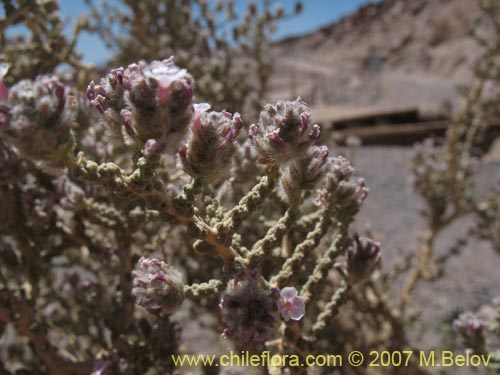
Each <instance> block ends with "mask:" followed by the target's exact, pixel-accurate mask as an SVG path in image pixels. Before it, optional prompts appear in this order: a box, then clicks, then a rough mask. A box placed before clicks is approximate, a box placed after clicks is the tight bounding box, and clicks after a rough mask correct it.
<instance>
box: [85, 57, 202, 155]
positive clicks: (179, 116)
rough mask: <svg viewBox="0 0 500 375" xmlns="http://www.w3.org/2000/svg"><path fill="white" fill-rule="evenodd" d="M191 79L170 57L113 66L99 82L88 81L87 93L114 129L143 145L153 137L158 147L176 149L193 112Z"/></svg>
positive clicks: (159, 148)
mask: <svg viewBox="0 0 500 375" xmlns="http://www.w3.org/2000/svg"><path fill="white" fill-rule="evenodd" d="M192 83H193V80H192V78H191V75H190V74H189V73H187V71H186V70H185V69H180V68H178V67H177V66H175V65H174V60H173V57H171V58H169V59H166V60H163V61H153V62H152V63H150V64H146V63H145V62H140V63H139V64H131V65H129V66H128V67H127V69H123V68H118V69H114V70H112V71H111V72H110V73H109V74H108V75H107V76H106V78H103V79H102V80H101V82H100V83H99V84H96V83H94V82H91V83H90V84H89V86H88V88H87V97H88V99H89V100H90V101H91V103H92V104H93V105H94V106H95V107H96V108H97V109H98V110H99V111H100V112H101V113H102V114H103V117H104V119H105V120H106V122H107V123H108V124H109V125H110V127H111V129H114V130H116V131H118V132H122V133H123V134H126V135H127V136H128V137H129V138H131V139H132V140H134V141H135V142H138V143H139V144H140V145H141V146H142V145H144V144H145V143H146V142H147V141H149V140H150V139H152V140H154V141H156V142H157V143H158V144H161V145H162V146H161V147H158V148H157V150H162V151H163V150H167V149H168V150H173V149H177V147H178V144H179V142H180V140H181V139H182V137H183V136H184V134H185V132H186V131H187V129H188V124H189V122H190V121H191V117H192V115H193V107H192V97H193V89H192Z"/></svg>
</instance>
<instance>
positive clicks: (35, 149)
mask: <svg viewBox="0 0 500 375" xmlns="http://www.w3.org/2000/svg"><path fill="white" fill-rule="evenodd" d="M71 123H72V115H71V113H70V110H69V108H67V106H66V88H65V86H64V85H63V84H62V83H61V82H59V81H58V80H57V79H56V78H53V77H46V76H42V77H38V78H37V79H36V80H35V81H30V80H22V81H20V82H18V83H17V84H16V85H14V86H13V87H11V89H10V92H9V97H8V100H7V101H5V102H1V103H0V133H1V134H2V135H3V136H5V137H6V138H7V139H8V140H9V141H11V142H12V143H13V144H14V145H15V146H16V147H17V149H18V150H19V151H20V152H21V153H22V154H23V156H24V157H27V158H29V159H32V160H36V161H43V162H46V163H48V164H51V165H52V166H56V165H57V164H58V163H60V162H61V161H62V160H63V159H65V158H66V157H67V156H68V154H69V153H70V152H71V151H72V149H73V144H74V142H73V135H72V133H71Z"/></svg>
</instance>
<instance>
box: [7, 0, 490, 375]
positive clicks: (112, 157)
mask: <svg viewBox="0 0 500 375" xmlns="http://www.w3.org/2000/svg"><path fill="white" fill-rule="evenodd" d="M8 3H10V2H8ZM133 3H134V4H135V3H136V2H133ZM146 3H147V4H149V5H151V3H149V2H144V4H146ZM198 3H199V4H200V5H201V6H202V7H203V6H206V5H203V4H205V3H204V2H201V1H199V2H198ZM37 4H38V3H37ZM127 4H128V3H127ZM153 5H154V4H153ZM141 6H144V5H141ZM141 6H138V7H137V8H136V9H135V11H137V12H140V10H141ZM19 9H24V11H23V12H28V13H29V12H39V11H40V9H39V8H38V7H35V8H23V7H20V8H19ZM37 9H38V10H37ZM490 11H491V12H492V14H496V13H494V12H493V11H492V10H490ZM249 12H250V13H252V12H254V13H255V12H256V10H255V9H254V10H252V9H249ZM29 14H31V13H29ZM184 16H185V17H187V15H186V14H184ZM271 18H272V17H271ZM14 19H16V20H17V18H15V17H14ZM96 19H98V18H96ZM134 22H137V20H135V21H134ZM134 25H135V24H134ZM238 30H239V29H238ZM101 31H102V29H101ZM136 31H137V30H136ZM497 31H498V34H500V28H499V29H498V30H497ZM238 32H239V31H238ZM498 40H499V39H498V38H497V39H495V41H496V44H494V45H493V46H492V47H491V48H490V49H488V53H487V55H486V56H485V58H484V61H487V62H488V61H489V64H486V66H487V67H488V68H489V69H485V70H480V72H479V78H478V79H479V81H478V83H477V85H478V86H475V87H474V88H473V89H472V90H471V92H470V93H469V94H470V96H469V97H468V99H467V100H466V102H465V105H464V109H463V110H462V111H461V112H459V113H458V114H457V116H456V118H455V119H454V121H453V125H452V126H451V127H450V129H449V132H448V134H447V136H446V140H445V147H444V148H442V149H436V148H435V147H434V145H433V144H431V143H426V144H425V145H423V146H421V147H420V148H419V149H418V150H417V152H416V155H415V159H414V164H413V172H414V184H415V188H416V189H417V190H418V191H419V192H420V193H421V195H422V196H423V197H424V199H425V201H426V203H427V211H426V216H427V217H428V218H429V221H428V223H429V231H428V232H426V236H425V238H424V241H423V242H422V247H421V248H419V249H418V257H417V261H416V262H415V265H414V267H413V268H411V267H408V268H407V269H406V270H408V271H410V272H409V273H408V276H407V277H408V278H407V280H406V283H405V284H404V286H403V290H402V292H401V296H400V300H399V301H397V303H395V302H394V301H392V300H391V299H390V298H389V293H388V292H387V291H388V290H389V289H390V288H391V287H393V283H392V281H393V280H394V279H393V278H392V277H393V275H381V273H380V270H379V266H380V263H381V258H382V257H383V251H381V249H383V244H380V243H379V242H376V241H375V240H373V239H371V238H367V237H362V236H359V235H358V234H356V233H355V232H354V231H353V228H352V225H353V223H354V221H355V220H362V217H361V218H360V217H359V213H360V210H361V208H362V205H363V204H364V202H365V200H366V199H367V198H368V192H369V190H368V188H367V186H366V183H365V181H364V179H363V178H361V177H359V176H357V175H356V174H355V170H354V168H353V167H352V165H351V163H350V162H349V161H348V160H347V159H346V158H344V157H342V156H340V155H338V154H337V153H336V150H333V149H332V150H329V149H328V148H327V147H326V146H324V145H321V141H322V138H321V137H320V136H321V129H320V126H319V125H317V124H314V123H313V122H312V120H311V113H310V108H309V107H308V105H307V103H306V102H305V101H304V100H303V99H301V98H297V99H296V100H293V101H285V100H281V101H278V102H276V103H274V104H267V105H265V106H264V107H263V108H261V111H260V115H258V116H254V117H252V115H251V112H246V111H243V108H242V111H241V114H240V113H239V112H236V110H235V109H233V108H230V107H227V108H228V110H218V109H219V108H218V107H219V106H220V105H221V103H223V104H225V103H226V102H225V101H224V100H216V102H214V103H210V104H208V103H205V101H210V100H208V99H209V97H210V95H207V97H208V98H207V97H204V95H203V92H202V95H200V97H201V98H203V101H202V100H199V99H198V96H197V95H196V89H197V88H199V87H200V86H197V82H200V81H201V82H200V83H199V85H201V84H202V83H203V79H204V77H200V78H198V77H197V75H196V74H195V72H192V71H191V70H190V69H189V68H188V67H185V66H184V65H183V64H182V63H179V62H178V61H176V60H174V58H173V57H170V58H168V59H165V60H161V61H159V60H154V59H150V61H136V62H131V63H130V64H129V65H128V66H127V67H126V68H123V67H118V66H116V67H114V68H113V69H110V70H109V72H108V73H107V74H105V76H104V77H102V78H101V79H99V80H94V81H90V83H88V87H87V90H86V92H85V94H84V93H83V92H82V91H81V90H79V89H78V88H76V87H73V86H72V85H71V84H69V83H67V82H66V81H65V80H64V79H62V78H60V77H56V76H52V75H41V76H39V77H38V78H34V77H28V78H27V79H17V78H19V77H17V78H16V79H12V77H10V78H11V79H10V80H9V79H8V78H9V74H8V71H7V69H13V70H14V71H15V72H17V71H18V69H16V67H15V66H14V62H13V60H12V59H11V60H10V61H11V64H10V65H5V64H3V65H0V209H1V212H2V220H1V221H0V233H1V234H2V236H1V237H0V260H1V262H0V321H1V322H2V325H1V326H0V335H1V341H0V342H1V343H2V347H1V348H0V372H2V373H5V374H58V375H59V374H60V375H66V374H67V375H70V374H82V375H83V374H90V373H92V374H174V373H178V370H179V369H176V368H175V367H176V366H175V363H174V362H173V361H172V355H175V354H178V353H181V352H190V351H191V350H193V349H192V348H190V347H189V346H187V345H186V340H185V335H186V333H187V332H186V331H188V330H189V329H192V328H190V327H189V323H192V322H193V321H195V322H201V323H200V324H202V323H203V324H205V325H207V326H208V328H209V329H210V330H211V331H213V332H215V333H216V334H217V335H216V337H217V339H213V338H212V341H213V343H214V345H217V346H218V345H220V344H221V343H222V342H224V343H226V344H227V345H228V346H229V347H234V348H237V349H241V350H248V351H251V352H259V351H261V350H264V349H265V350H269V351H271V352H272V353H276V354H287V355H296V356H298V357H299V358H301V359H304V358H306V357H307V356H308V355H309V354H325V353H332V354H339V355H342V356H343V357H344V358H346V356H347V353H349V351H350V350H352V349H353V348H354V349H356V350H359V351H360V352H362V353H364V354H368V353H370V351H372V350H378V351H382V350H391V351H402V350H408V349H409V348H411V349H413V348H414V345H413V344H412V343H411V342H410V341H409V338H408V337H409V335H408V329H407V328H408V324H407V323H408V319H407V318H408V315H406V309H405V307H406V306H407V304H408V303H409V302H410V295H411V292H412V290H413V289H414V287H415V285H416V284H417V282H418V281H420V280H422V279H427V280H430V279H433V277H435V275H433V274H432V272H431V270H432V261H433V257H432V255H433V247H434V244H435V238H436V237H437V235H438V234H439V232H440V231H441V230H442V229H443V228H445V227H446V226H447V225H448V224H450V223H451V222H452V221H453V220H455V219H457V218H458V217H461V216H462V215H465V214H468V213H476V214H477V220H478V222H480V223H481V228H480V229H479V230H477V235H478V236H480V237H481V238H483V239H491V240H492V242H494V243H498V241H497V240H498V235H497V233H498V231H495V228H497V227H498V220H497V219H498V212H497V211H498V206H499V205H498V204H497V201H498V199H496V198H497V196H496V195H495V194H494V193H492V195H491V197H490V198H488V200H487V201H484V200H482V199H480V198H477V196H476V195H474V193H473V184H472V176H473V173H474V168H473V167H474V162H473V160H472V158H471V154H472V151H473V148H474V147H473V146H474V145H475V144H476V141H477V138H476V135H477V134H479V129H478V127H477V126H472V127H468V126H467V125H466V123H467V122H468V121H467V119H470V118H473V119H477V118H478V117H477V116H478V114H480V115H484V114H485V111H484V110H485V109H486V108H485V107H484V108H483V107H481V110H477V111H472V109H477V106H479V103H484V98H485V97H484V96H482V94H484V93H485V92H486V91H483V88H484V87H485V85H486V82H492V81H494V79H496V76H495V75H494V74H493V73H491V72H495V69H494V67H495V66H496V62H497V60H495V59H496V56H497V55H498V52H499V50H500V49H499V48H498ZM167 44H168V43H167ZM122 52H123V51H122ZM181 60H182V59H181ZM184 61H185V59H184ZM197 67H198V68H199V67H200V65H198V66H197ZM208 71H209V72H210V71H211V70H210V69H208ZM488 72H489V73H491V74H489V73H488ZM6 73H7V74H6ZM16 74H17V73H16ZM205 78H206V77H205ZM233 78H234V76H232V78H231V79H230V80H229V79H228V80H229V81H231V80H232V79H233ZM198 80H199V81H198ZM11 81H17V83H12V84H11V83H10V82H11ZM8 82H9V83H8ZM232 82H233V83H234V81H232ZM207 87H208V86H207ZM231 90H236V88H235V86H232V85H230V90H229V91H224V93H225V94H227V92H231ZM206 92H210V90H208V89H207V91H205V93H206ZM243 92H244V90H243ZM239 94H241V93H238V95H239ZM480 94H481V95H480ZM214 98H216V99H217V98H219V97H218V96H217V95H215V96H214ZM224 98H225V99H228V96H224ZM240 99H241V98H240ZM236 102H238V101H236ZM231 103H232V105H234V103H235V102H231ZM238 103H239V104H241V105H242V106H244V105H245V103H244V101H240V102H238ZM489 103H490V106H491V102H489ZM210 105H213V107H214V108H215V109H217V110H216V111H209V109H210V108H211V107H210ZM488 108H490V107H488ZM229 110H231V112H229ZM247 116H248V117H247ZM478 121H479V120H478ZM472 123H473V124H476V121H472ZM477 123H478V124H480V123H482V122H481V121H479V122H477ZM478 126H479V125H478ZM324 136H325V134H323V137H324ZM493 307H494V309H496V310H495V311H496V313H497V315H498V303H497V301H495V302H494V306H493ZM457 318H458V319H457V320H456V321H455V323H454V324H453V327H454V329H455V331H456V333H457V335H459V336H460V337H461V338H462V343H463V344H464V345H465V346H466V347H469V348H470V349H472V350H473V351H475V352H476V353H488V354H489V353H492V354H493V360H492V363H493V362H494V363H496V364H498V363H500V361H499V360H498V358H496V354H495V353H494V352H493V350H492V348H491V347H490V342H491V341H490V340H489V339H488V338H487V335H488V334H490V333H492V334H498V326H499V323H498V317H495V318H494V319H496V320H495V321H494V322H491V324H487V323H485V322H483V321H482V320H480V319H479V318H477V317H476V316H475V315H472V314H470V313H468V314H464V315H461V316H460V317H457ZM207 322H208V323H207ZM490 326H491V327H490ZM320 370H321V369H320ZM320 370H318V371H320ZM323 370H324V373H328V369H323ZM343 370H345V371H346V373H347V374H351V373H352V374H354V373H356V374H358V373H359V374H369V373H371V372H370V370H371V369H370V368H369V367H359V368H350V369H347V368H346V369H344V368H343V369H342V371H343ZM397 370H398V369H397V368H395V369H392V368H390V369H388V370H387V371H392V372H394V373H397ZM206 371H207V373H208V372H209V371H213V372H216V370H214V369H213V368H210V369H206ZM262 371H263V372H269V373H273V374H278V373H279V374H302V373H305V371H306V369H305V368H300V367H298V368H297V367H289V366H288V364H286V363H284V364H283V365H282V366H281V367H279V368H269V369H264V368H263V369H262ZM430 372H432V369H426V368H422V367H421V366H420V364H419V363H418V361H417V360H416V358H415V357H414V358H413V359H411V360H410V361H409V362H408V365H407V367H406V368H405V373H408V374H427V373H430Z"/></svg>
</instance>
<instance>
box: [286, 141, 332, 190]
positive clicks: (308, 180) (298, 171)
mask: <svg viewBox="0 0 500 375" xmlns="http://www.w3.org/2000/svg"><path fill="white" fill-rule="evenodd" d="M327 160H328V148H327V147H326V146H320V147H318V146H313V147H311V148H310V149H309V151H308V152H307V153H306V155H305V156H304V157H303V158H302V159H300V160H297V161H294V162H293V163H292V164H290V166H289V167H288V168H287V169H286V171H285V172H284V173H283V174H282V175H281V182H282V184H283V188H284V189H285V191H286V192H287V194H288V196H289V197H290V198H291V199H293V198H296V197H297V196H298V195H299V194H300V192H301V190H303V189H305V190H310V189H312V188H314V186H315V185H316V184H317V182H318V181H319V180H320V179H321V177H323V172H324V165H325V163H326V162H327Z"/></svg>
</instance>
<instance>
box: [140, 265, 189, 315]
mask: <svg viewBox="0 0 500 375" xmlns="http://www.w3.org/2000/svg"><path fill="white" fill-rule="evenodd" d="M132 275H133V277H134V280H133V289H132V294H133V295H134V296H135V297H136V302H137V304H138V305H139V306H142V307H144V308H145V309H146V311H147V312H148V313H150V314H152V315H159V314H168V313H171V312H173V311H174V310H176V309H177V308H178V307H179V306H180V305H181V304H182V301H183V300H184V285H183V283H182V276H181V274H180V273H179V271H177V270H176V269H175V268H174V267H172V266H171V265H169V264H167V263H165V262H163V261H161V260H158V259H148V258H144V257H143V258H141V259H139V262H138V263H137V267H136V269H135V270H134V271H133V272H132Z"/></svg>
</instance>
